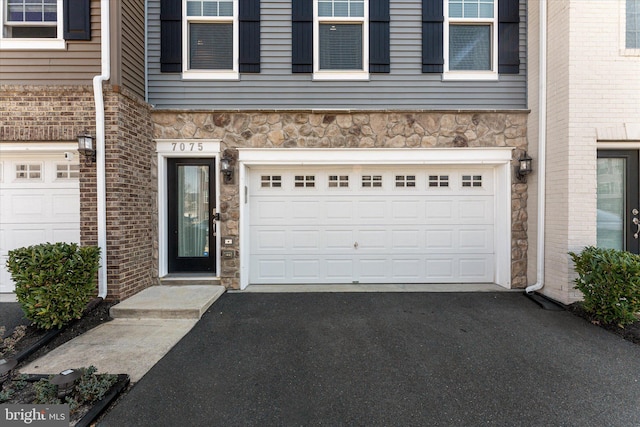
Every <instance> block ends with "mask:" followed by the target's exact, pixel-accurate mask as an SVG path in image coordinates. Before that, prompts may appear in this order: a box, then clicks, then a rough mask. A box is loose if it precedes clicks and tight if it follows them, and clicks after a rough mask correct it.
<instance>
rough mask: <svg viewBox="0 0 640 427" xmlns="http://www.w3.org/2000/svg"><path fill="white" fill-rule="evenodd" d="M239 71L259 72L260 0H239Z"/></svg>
mask: <svg viewBox="0 0 640 427" xmlns="http://www.w3.org/2000/svg"><path fill="white" fill-rule="evenodd" d="M238 23H239V33H240V40H239V42H240V46H239V47H240V58H239V62H240V72H241V73H259V72H260V0H240V3H239V4H238Z"/></svg>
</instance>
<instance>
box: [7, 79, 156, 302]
mask: <svg viewBox="0 0 640 427" xmlns="http://www.w3.org/2000/svg"><path fill="white" fill-rule="evenodd" d="M104 100H105V123H106V126H105V130H106V144H107V149H106V170H107V181H106V183H107V184H106V185H107V188H106V190H107V251H108V252H107V263H108V273H107V274H108V278H107V282H108V283H107V284H108V287H107V289H108V295H107V298H108V299H112V300H121V299H125V298H127V297H129V296H131V295H133V294H135V293H136V292H138V291H140V290H142V289H144V288H146V287H148V286H151V285H153V284H156V283H157V280H156V279H157V271H158V266H157V256H154V251H156V250H157V243H156V242H157V240H158V239H157V208H156V206H157V203H156V195H157V188H158V186H157V181H156V176H155V173H156V168H155V166H154V165H155V147H154V146H153V143H152V141H151V138H150V135H151V120H150V108H149V106H148V105H147V104H146V103H144V102H143V101H142V100H140V99H137V98H136V96H135V95H133V94H131V93H129V92H126V91H123V93H120V91H119V90H118V88H112V87H110V86H105V94H104ZM0 105H1V106H2V108H0V141H1V142H15V143H16V144H22V145H24V144H28V143H31V142H66V143H69V142H72V143H76V142H77V135H78V134H80V133H82V132H84V131H85V130H87V131H89V132H90V133H91V134H92V135H95V133H96V131H95V104H94V97H93V88H92V87H91V86H53V87H52V86H48V87H44V86H7V85H5V86H0ZM79 163H80V241H81V243H82V244H84V245H93V244H97V197H96V164H95V163H91V162H88V161H85V158H84V157H83V156H80V162H79Z"/></svg>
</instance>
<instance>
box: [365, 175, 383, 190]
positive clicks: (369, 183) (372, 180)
mask: <svg viewBox="0 0 640 427" xmlns="http://www.w3.org/2000/svg"><path fill="white" fill-rule="evenodd" d="M362 187H363V188H372V187H377V188H380V187H382V175H362Z"/></svg>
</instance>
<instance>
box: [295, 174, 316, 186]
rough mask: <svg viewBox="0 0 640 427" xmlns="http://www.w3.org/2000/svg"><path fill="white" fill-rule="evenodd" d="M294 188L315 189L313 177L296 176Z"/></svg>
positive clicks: (314, 178)
mask: <svg viewBox="0 0 640 427" xmlns="http://www.w3.org/2000/svg"><path fill="white" fill-rule="evenodd" d="M294 186H295V187H296V188H310V187H315V186H316V177H315V176H313V175H296V178H295V184H294Z"/></svg>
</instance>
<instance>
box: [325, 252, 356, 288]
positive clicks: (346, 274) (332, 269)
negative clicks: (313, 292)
mask: <svg viewBox="0 0 640 427" xmlns="http://www.w3.org/2000/svg"><path fill="white" fill-rule="evenodd" d="M325 265H326V272H327V273H326V276H325V277H326V279H327V280H326V282H328V283H332V282H333V283H351V281H352V280H353V277H354V275H355V263H354V260H353V259H350V258H346V259H344V258H327V260H326V262H325Z"/></svg>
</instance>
